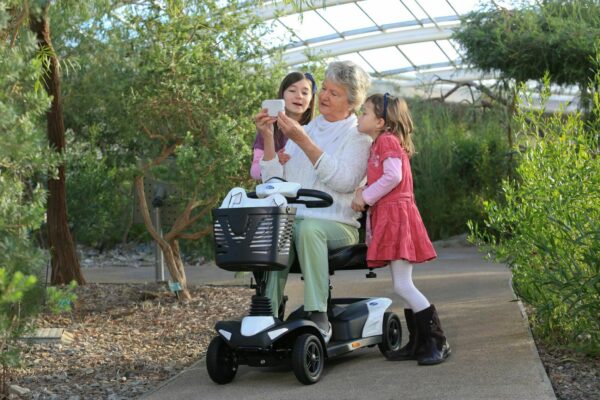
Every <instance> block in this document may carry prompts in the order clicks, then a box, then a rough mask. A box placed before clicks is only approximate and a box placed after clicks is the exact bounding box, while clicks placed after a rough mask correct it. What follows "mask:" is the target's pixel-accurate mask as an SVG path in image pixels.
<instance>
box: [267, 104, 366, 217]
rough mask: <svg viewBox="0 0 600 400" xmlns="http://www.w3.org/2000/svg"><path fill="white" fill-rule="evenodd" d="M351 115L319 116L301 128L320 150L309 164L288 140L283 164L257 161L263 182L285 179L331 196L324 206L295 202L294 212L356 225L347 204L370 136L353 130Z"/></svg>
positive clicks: (362, 166)
mask: <svg viewBox="0 0 600 400" xmlns="http://www.w3.org/2000/svg"><path fill="white" fill-rule="evenodd" d="M356 126H357V119H356V116H355V115H354V114H352V115H351V116H349V117H348V118H346V119H343V120H341V121H336V122H328V121H327V120H325V118H324V117H323V116H322V115H320V116H318V117H317V118H315V119H314V120H313V121H311V122H310V123H309V124H308V125H305V126H304V130H305V131H306V133H307V134H308V135H309V136H310V137H311V139H312V140H313V141H314V142H315V144H316V145H317V146H319V148H320V149H321V150H322V151H323V155H322V156H321V157H320V158H319V160H318V161H317V163H316V166H313V165H312V163H311V161H310V160H309V159H308V157H307V156H306V154H304V152H303V151H302V149H301V148H300V147H299V146H298V145H297V144H296V143H294V142H293V141H291V140H288V142H287V144H286V146H285V151H286V153H288V154H289V155H290V159H289V161H288V162H287V163H285V165H283V166H282V165H281V164H280V163H279V158H278V157H277V156H275V158H274V159H273V160H269V161H265V160H261V161H260V167H261V174H262V179H263V182H266V181H267V180H269V179H270V178H272V177H280V178H283V179H285V180H287V181H288V182H298V183H300V184H301V185H302V187H303V188H305V189H316V190H322V191H324V192H327V193H329V194H330V195H331V196H332V197H333V205H332V206H331V207H327V208H306V207H304V206H303V205H295V207H296V208H297V209H298V211H297V213H296V215H297V216H299V217H305V218H319V219H326V220H331V221H337V222H342V223H345V224H348V225H352V226H355V227H357V228H358V227H359V226H360V224H359V222H358V217H359V216H360V214H359V213H357V212H354V211H353V210H352V208H351V207H350V204H351V202H352V199H353V197H354V189H356V188H357V187H358V186H360V185H361V184H363V183H364V179H365V176H366V172H367V161H368V158H369V149H370V147H371V138H370V137H369V136H368V135H365V134H361V133H359V132H358V130H357V129H356Z"/></svg>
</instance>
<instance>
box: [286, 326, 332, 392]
mask: <svg viewBox="0 0 600 400" xmlns="http://www.w3.org/2000/svg"><path fill="white" fill-rule="evenodd" d="M324 364H325V353H324V352H323V345H322V344H321V341H320V340H319V338H317V337H316V336H315V335H313V334H311V333H305V334H304V335H300V336H298V337H297V338H296V342H295V343H294V349H293V351H292V368H293V369H294V375H296V378H298V380H299V381H300V382H301V383H303V384H305V385H312V384H313V383H316V382H318V381H319V379H321V374H322V373H323V365H324Z"/></svg>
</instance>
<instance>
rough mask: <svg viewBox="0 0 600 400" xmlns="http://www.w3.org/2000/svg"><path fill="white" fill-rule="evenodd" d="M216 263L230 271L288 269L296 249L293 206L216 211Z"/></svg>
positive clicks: (219, 209)
mask: <svg viewBox="0 0 600 400" xmlns="http://www.w3.org/2000/svg"><path fill="white" fill-rule="evenodd" d="M212 217H213V234H214V241H215V261H216V263H217V265H218V266H219V267H220V268H223V269H225V270H227V271H279V270H282V269H285V268H286V267H287V264H288V259H289V256H290V248H291V246H292V234H293V232H294V218H295V217H296V209H295V208H293V207H250V208H217V209H213V210H212Z"/></svg>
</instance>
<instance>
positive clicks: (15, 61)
mask: <svg viewBox="0 0 600 400" xmlns="http://www.w3.org/2000/svg"><path fill="white" fill-rule="evenodd" d="M8 17H9V16H8V14H7V10H5V9H4V8H0V31H1V30H4V29H6V26H5V24H6V23H7V21H8V20H9V19H8ZM36 47H37V46H36V42H35V38H34V37H33V36H32V35H28V34H26V33H24V34H22V35H20V36H19V38H18V40H17V42H16V44H15V46H14V47H12V46H8V45H4V46H2V47H0V132H2V146H0V397H2V395H3V394H6V387H5V384H6V378H7V377H6V373H7V371H8V370H9V368H10V367H12V366H14V365H15V364H17V363H18V361H19V354H20V351H21V348H22V347H23V345H24V344H23V343H21V342H20V341H18V338H19V337H20V336H21V335H22V334H23V332H25V331H27V330H28V329H31V327H32V325H31V322H32V319H33V318H34V317H35V315H36V313H37V312H38V311H39V309H40V307H41V305H42V301H43V297H44V294H45V293H46V291H45V290H44V287H43V286H42V280H41V279H39V276H40V275H41V270H42V269H43V267H44V265H45V263H46V258H47V254H44V252H43V251H41V250H40V249H39V248H37V247H36V246H35V244H34V242H33V240H32V232H34V231H35V230H37V229H39V227H40V226H41V224H42V222H43V221H44V218H45V215H44V212H45V207H44V202H45V195H46V194H45V191H44V190H43V188H42V187H41V185H40V184H39V183H38V182H37V179H38V177H39V176H44V175H45V174H47V171H51V170H52V168H53V167H54V166H55V165H56V161H57V160H56V159H55V158H56V157H52V156H50V155H49V152H48V145H47V141H46V139H45V137H46V136H45V133H44V130H43V127H44V126H45V125H44V124H42V121H43V120H42V118H43V117H44V115H45V112H46V110H47V108H48V106H49V105H50V102H49V98H48V96H47V95H46V92H45V91H44V90H43V89H42V88H41V79H43V77H42V76H41V75H40V72H41V70H42V69H41V63H42V62H43V59H41V58H40V57H39V56H36V52H35V50H36ZM50 294H51V295H50V299H51V300H52V303H53V304H54V305H58V303H59V302H60V305H61V306H67V307H68V305H69V300H70V297H69V296H68V295H65V294H64V293H62V292H61V291H60V290H54V289H53V290H51V293H50ZM63 300H66V301H63Z"/></svg>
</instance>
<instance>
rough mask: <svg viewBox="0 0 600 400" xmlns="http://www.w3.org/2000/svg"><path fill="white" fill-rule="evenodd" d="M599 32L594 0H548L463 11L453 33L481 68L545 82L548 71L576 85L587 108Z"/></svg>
mask: <svg viewBox="0 0 600 400" xmlns="http://www.w3.org/2000/svg"><path fill="white" fill-rule="evenodd" d="M492 3H493V2H492ZM598 37H600V3H598V1H596V0H547V1H542V2H536V4H534V5H523V6H521V7H519V8H516V9H513V10H508V9H505V8H498V7H497V6H496V5H495V3H494V4H493V5H490V6H487V7H483V8H482V9H480V10H478V11H474V12H471V13H469V14H467V15H466V16H464V17H463V18H462V21H461V26H460V28H458V30H457V31H456V32H455V34H454V35H453V38H454V39H455V40H457V41H458V42H459V43H460V44H461V46H462V47H463V48H464V49H465V51H466V54H465V58H466V61H468V62H469V63H471V64H473V65H474V66H476V67H477V68H479V69H481V70H483V71H488V72H489V71H500V73H501V75H502V78H505V79H511V80H514V81H516V82H517V83H519V82H525V81H527V80H536V81H539V82H541V81H542V78H543V77H544V75H545V74H546V73H549V74H550V79H551V82H552V83H556V84H558V85H578V86H579V88H580V91H581V93H582V99H581V100H582V101H581V104H582V105H583V107H584V108H585V109H589V106H590V105H591V103H590V101H589V100H590V97H589V91H588V90H587V88H588V84H589V82H591V81H593V78H594V74H595V69H596V67H595V65H594V64H593V58H594V53H595V47H596V45H597V40H598Z"/></svg>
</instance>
